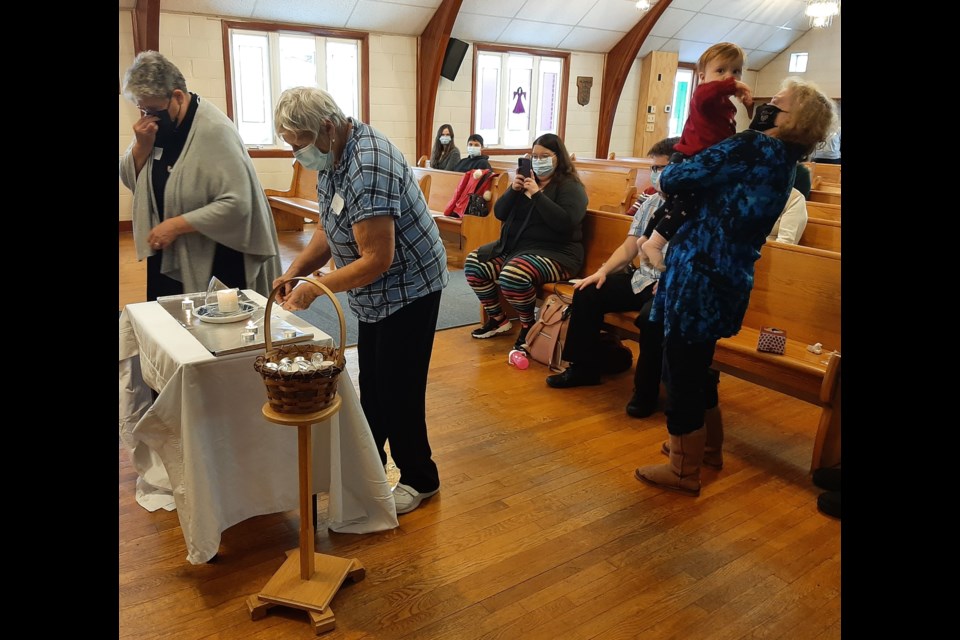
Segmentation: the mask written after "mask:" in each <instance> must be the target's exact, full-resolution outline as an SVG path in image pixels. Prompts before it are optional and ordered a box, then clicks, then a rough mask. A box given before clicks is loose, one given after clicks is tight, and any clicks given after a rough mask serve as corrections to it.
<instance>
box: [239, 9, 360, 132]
mask: <svg viewBox="0 0 960 640" xmlns="http://www.w3.org/2000/svg"><path fill="white" fill-rule="evenodd" d="M229 35H230V60H229V64H230V70H231V84H232V94H233V105H232V106H233V118H234V121H235V122H236V124H237V129H238V130H239V131H240V137H241V138H242V139H243V142H244V144H246V145H250V146H278V147H285V146H287V145H286V143H285V142H284V141H283V140H282V139H281V138H280V137H278V136H277V135H276V134H275V132H274V126H273V107H274V105H275V104H276V102H277V99H278V98H279V97H280V94H281V93H282V92H283V91H284V90H285V89H289V88H291V87H299V86H311V87H320V88H321V89H324V90H326V91H328V92H329V93H330V94H331V95H332V96H333V99H334V100H336V102H337V104H338V105H339V106H340V109H342V110H343V113H344V114H345V115H347V116H352V117H357V118H361V116H362V114H361V113H360V111H361V91H362V87H361V81H360V78H361V55H362V46H361V42H362V41H361V40H360V39H352V38H340V37H329V36H324V35H317V34H315V33H304V32H295V31H293V32H287V31H281V30H277V31H264V30H253V29H243V28H236V27H231V28H230V29H229Z"/></svg>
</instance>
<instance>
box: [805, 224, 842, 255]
mask: <svg viewBox="0 0 960 640" xmlns="http://www.w3.org/2000/svg"><path fill="white" fill-rule="evenodd" d="M798 244H799V245H800V246H802V247H814V248H815V249H826V250H827V251H837V252H839V251H840V221H839V220H823V219H821V218H810V217H808V218H807V226H806V227H805V228H804V230H803V235H802V236H800V242H799V243H798Z"/></svg>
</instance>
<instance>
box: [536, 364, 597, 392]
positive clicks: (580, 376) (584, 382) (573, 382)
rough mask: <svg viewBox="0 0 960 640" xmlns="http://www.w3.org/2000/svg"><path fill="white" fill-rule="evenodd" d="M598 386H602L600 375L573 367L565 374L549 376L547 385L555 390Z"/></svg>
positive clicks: (568, 368)
mask: <svg viewBox="0 0 960 640" xmlns="http://www.w3.org/2000/svg"><path fill="white" fill-rule="evenodd" d="M598 384H600V374H598V373H590V372H588V371H583V370H582V369H577V368H576V367H574V366H573V365H570V366H569V367H567V369H566V371H564V372H563V373H558V374H556V375H553V376H547V385H548V386H551V387H553V388H554V389H569V388H570V387H585V386H588V385H598Z"/></svg>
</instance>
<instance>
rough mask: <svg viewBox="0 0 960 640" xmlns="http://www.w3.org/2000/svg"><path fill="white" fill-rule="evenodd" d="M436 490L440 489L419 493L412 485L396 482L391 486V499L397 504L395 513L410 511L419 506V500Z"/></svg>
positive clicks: (421, 500) (424, 498)
mask: <svg viewBox="0 0 960 640" xmlns="http://www.w3.org/2000/svg"><path fill="white" fill-rule="evenodd" d="M438 491H440V489H434V490H433V491H426V492H424V493H420V492H419V491H417V490H416V489H414V488H413V487H410V486H407V485H405V484H399V483H397V486H395V487H394V488H393V501H394V502H395V503H396V505H397V515H400V514H403V513H410V512H411V511H413V510H414V509H416V508H417V507H419V506H420V503H421V502H423V501H424V500H426V499H427V498H429V497H430V496H432V495H433V494H435V493H437V492H438Z"/></svg>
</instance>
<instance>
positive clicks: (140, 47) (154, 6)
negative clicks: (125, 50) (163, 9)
mask: <svg viewBox="0 0 960 640" xmlns="http://www.w3.org/2000/svg"><path fill="white" fill-rule="evenodd" d="M132 13H133V52H134V54H137V53H140V52H142V51H159V50H160V0H137V4H136V5H135V6H134V8H133V12H132Z"/></svg>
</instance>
